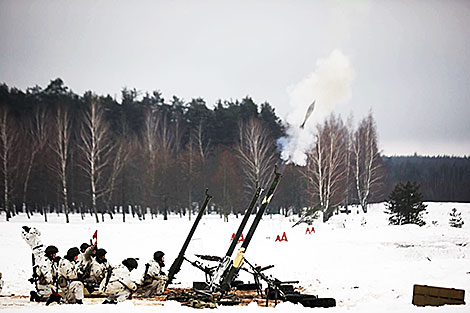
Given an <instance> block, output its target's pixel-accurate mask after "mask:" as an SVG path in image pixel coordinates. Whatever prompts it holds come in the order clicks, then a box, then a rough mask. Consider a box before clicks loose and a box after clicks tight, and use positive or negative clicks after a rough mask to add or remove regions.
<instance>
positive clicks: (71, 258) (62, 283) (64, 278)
mask: <svg viewBox="0 0 470 313" xmlns="http://www.w3.org/2000/svg"><path fill="white" fill-rule="evenodd" d="M79 254H80V250H78V248H76V247H74V248H70V249H69V250H68V251H67V254H66V255H65V256H64V257H63V258H62V259H61V260H60V263H59V278H58V283H59V287H60V288H61V289H62V291H63V292H64V293H65V300H66V302H67V303H78V304H82V303H83V283H82V282H81V281H79V280H78V264H76V261H77V259H78V255H79Z"/></svg>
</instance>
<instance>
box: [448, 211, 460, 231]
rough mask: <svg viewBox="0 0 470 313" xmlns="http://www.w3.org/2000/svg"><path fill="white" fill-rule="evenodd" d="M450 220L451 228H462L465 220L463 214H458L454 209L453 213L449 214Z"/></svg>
mask: <svg viewBox="0 0 470 313" xmlns="http://www.w3.org/2000/svg"><path fill="white" fill-rule="evenodd" d="M449 215H450V219H449V225H450V226H451V227H456V228H462V225H463V224H464V222H463V219H462V216H461V215H462V213H457V209H456V208H453V209H452V211H451V212H450V213H449Z"/></svg>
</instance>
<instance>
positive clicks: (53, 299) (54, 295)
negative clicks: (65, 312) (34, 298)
mask: <svg viewBox="0 0 470 313" xmlns="http://www.w3.org/2000/svg"><path fill="white" fill-rule="evenodd" d="M61 300H62V297H61V296H60V295H59V294H58V293H57V292H55V291H52V294H51V295H50V296H49V299H47V301H46V305H49V304H51V303H54V302H56V303H58V304H60V302H61Z"/></svg>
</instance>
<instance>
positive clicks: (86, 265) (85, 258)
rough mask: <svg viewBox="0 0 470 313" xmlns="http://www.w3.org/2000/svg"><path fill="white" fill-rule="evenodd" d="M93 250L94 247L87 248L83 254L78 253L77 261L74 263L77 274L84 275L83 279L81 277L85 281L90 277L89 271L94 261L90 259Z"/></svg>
mask: <svg viewBox="0 0 470 313" xmlns="http://www.w3.org/2000/svg"><path fill="white" fill-rule="evenodd" d="M94 249H95V247H94V246H90V247H88V248H87V249H86V250H85V252H84V253H80V254H79V255H78V259H77V261H76V264H77V268H78V272H79V273H80V274H86V275H85V276H84V277H82V278H83V279H85V280H87V279H88V278H89V276H90V275H89V273H90V269H91V266H92V264H93V261H94V258H93V257H92V254H93V250H94Z"/></svg>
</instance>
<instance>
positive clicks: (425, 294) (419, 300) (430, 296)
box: [412, 285, 465, 306]
mask: <svg viewBox="0 0 470 313" xmlns="http://www.w3.org/2000/svg"><path fill="white" fill-rule="evenodd" d="M464 299H465V290H462V289H454V288H442V287H432V286H426V285H414V286H413V302H412V303H413V304H414V305H417V306H428V305H430V306H441V305H444V304H465V301H464Z"/></svg>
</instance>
